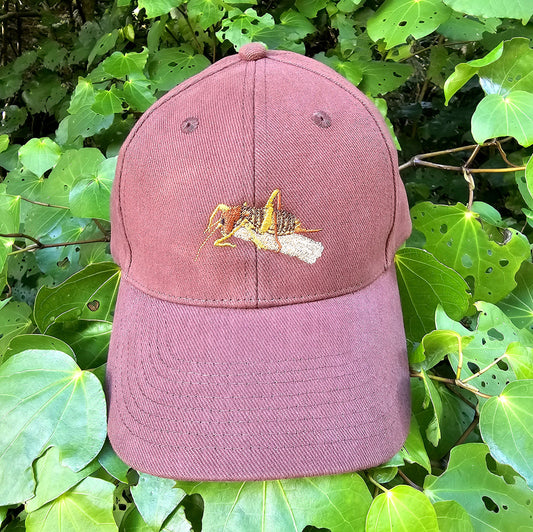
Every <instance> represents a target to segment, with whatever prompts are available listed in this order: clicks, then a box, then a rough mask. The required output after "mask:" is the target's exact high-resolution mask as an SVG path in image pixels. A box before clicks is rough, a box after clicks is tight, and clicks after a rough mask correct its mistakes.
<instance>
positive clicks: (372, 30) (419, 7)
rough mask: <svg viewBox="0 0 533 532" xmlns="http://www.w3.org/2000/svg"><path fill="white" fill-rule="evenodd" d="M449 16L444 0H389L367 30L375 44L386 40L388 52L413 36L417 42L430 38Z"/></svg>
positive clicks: (371, 19)
mask: <svg viewBox="0 0 533 532" xmlns="http://www.w3.org/2000/svg"><path fill="white" fill-rule="evenodd" d="M450 13H451V9H450V8H448V7H446V6H445V5H444V4H443V3H442V1H441V0H424V1H423V2H420V0H386V1H385V2H384V3H383V4H382V5H381V6H380V7H379V9H378V10H377V11H376V13H375V14H374V15H373V16H372V17H370V19H369V20H368V25H367V31H368V34H369V35H370V38H371V39H372V40H373V41H378V40H379V39H383V40H384V41H385V43H386V47H387V49H388V48H392V47H393V46H396V45H397V44H402V43H404V42H406V41H407V38H408V37H409V36H410V35H412V36H413V37H414V38H415V39H420V38H421V37H425V36H426V35H429V34H430V33H432V32H433V31H435V30H436V29H437V28H438V27H439V25H440V24H442V23H443V22H444V21H445V20H447V19H448V17H449V16H450Z"/></svg>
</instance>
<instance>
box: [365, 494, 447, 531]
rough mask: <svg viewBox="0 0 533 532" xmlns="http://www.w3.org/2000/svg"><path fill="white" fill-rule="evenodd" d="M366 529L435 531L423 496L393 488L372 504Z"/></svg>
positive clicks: (433, 518)
mask: <svg viewBox="0 0 533 532" xmlns="http://www.w3.org/2000/svg"><path fill="white" fill-rule="evenodd" d="M366 530H368V531H369V532H370V531H371V532H390V531H391V530H417V531H420V532H439V525H438V522H437V514H436V513H435V509H434V508H433V506H432V504H431V502H430V501H429V499H428V498H427V497H426V496H425V495H424V494H423V493H421V492H420V491H418V490H416V489H415V488H412V487H411V486H395V487H394V488H392V489H391V490H387V491H386V492H385V493H380V494H379V495H378V496H377V497H376V498H375V499H374V500H373V501H372V506H371V507H370V510H369V512H368V516H367V518H366Z"/></svg>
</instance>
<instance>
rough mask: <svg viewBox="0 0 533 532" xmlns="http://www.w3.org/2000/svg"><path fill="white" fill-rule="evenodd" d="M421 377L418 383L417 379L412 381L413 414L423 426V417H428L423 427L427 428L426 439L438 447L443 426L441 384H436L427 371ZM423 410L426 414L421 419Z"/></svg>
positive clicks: (422, 371)
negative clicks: (420, 414)
mask: <svg viewBox="0 0 533 532" xmlns="http://www.w3.org/2000/svg"><path fill="white" fill-rule="evenodd" d="M420 375H421V379H420V381H418V379H417V378H414V380H413V381H411V382H412V393H413V412H414V413H415V415H416V416H417V421H418V422H419V424H420V425H421V426H422V423H421V419H422V417H424V418H425V417H426V416H427V423H426V424H424V425H423V426H425V427H426V431H425V434H426V438H427V440H428V441H429V442H430V443H432V444H433V446H435V447H436V446H437V445H438V443H439V441H440V439H441V437H442V431H441V425H442V416H443V406H442V398H441V395H440V393H439V386H440V384H437V383H435V382H434V381H433V380H432V379H431V378H430V377H429V374H428V373H427V372H426V371H425V370H421V371H420ZM422 386H423V388H422ZM422 394H423V395H422ZM420 399H421V400H420ZM418 403H421V404H420V406H417V404H418ZM428 407H430V408H428ZM423 410H425V411H426V412H425V413H424V415H423V416H422V417H420V416H419V413H420V411H423Z"/></svg>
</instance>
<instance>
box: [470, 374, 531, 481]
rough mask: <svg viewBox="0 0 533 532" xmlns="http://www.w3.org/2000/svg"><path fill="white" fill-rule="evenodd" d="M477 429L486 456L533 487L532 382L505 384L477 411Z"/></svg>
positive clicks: (521, 381) (522, 381) (523, 381)
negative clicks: (521, 477)
mask: <svg viewBox="0 0 533 532" xmlns="http://www.w3.org/2000/svg"><path fill="white" fill-rule="evenodd" d="M479 430H480V431H481V436H482V437H483V440H484V441H485V443H486V444H487V445H488V446H489V449H490V454H492V456H494V458H496V460H498V461H499V462H501V463H502V464H509V465H510V466H512V467H513V468H514V469H515V470H516V471H518V472H519V473H520V474H521V475H522V476H523V477H524V478H525V479H526V481H527V483H528V484H529V486H530V487H533V460H532V458H533V380H520V381H515V382H511V383H509V384H508V385H507V386H506V387H505V388H504V390H503V391H502V393H501V394H500V395H498V396H497V397H491V398H490V399H489V400H488V401H487V402H486V403H485V404H484V405H483V408H482V409H481V414H480V417H479Z"/></svg>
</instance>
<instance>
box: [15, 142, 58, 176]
mask: <svg viewBox="0 0 533 532" xmlns="http://www.w3.org/2000/svg"><path fill="white" fill-rule="evenodd" d="M60 155H61V148H60V147H59V146H58V145H57V144H56V143H55V142H54V141H53V140H51V139H49V138H48V137H44V138H40V139H31V140H30V141H28V142H26V144H24V146H22V147H21V148H20V149H19V157H20V162H21V163H22V164H23V165H24V166H25V167H26V168H27V169H28V170H30V171H31V172H33V173H34V174H35V175H38V176H41V175H43V174H44V173H45V172H46V170H49V169H50V168H52V166H54V165H55V164H56V163H57V161H58V160H59V157H60Z"/></svg>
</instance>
